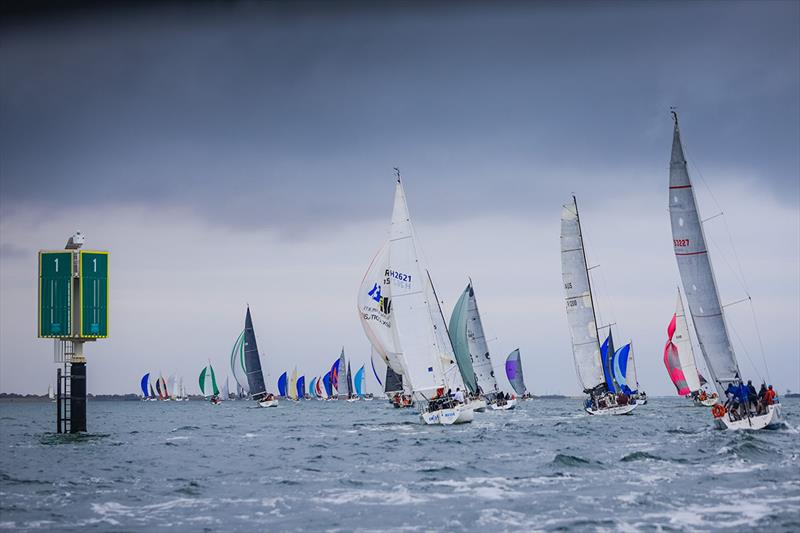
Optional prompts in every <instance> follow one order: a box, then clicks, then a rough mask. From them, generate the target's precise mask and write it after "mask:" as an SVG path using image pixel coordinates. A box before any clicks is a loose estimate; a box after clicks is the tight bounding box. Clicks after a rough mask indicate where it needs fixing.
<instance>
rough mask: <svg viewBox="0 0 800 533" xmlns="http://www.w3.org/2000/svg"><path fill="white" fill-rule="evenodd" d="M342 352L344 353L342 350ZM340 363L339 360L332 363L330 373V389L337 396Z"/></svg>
mask: <svg viewBox="0 0 800 533" xmlns="http://www.w3.org/2000/svg"><path fill="white" fill-rule="evenodd" d="M342 352H344V348H343V349H342ZM341 362H342V361H341V359H337V360H336V361H334V363H333V365H331V371H330V380H331V388H332V389H333V390H334V391H336V393H337V394H338V392H339V365H340V363H341ZM343 370H344V369H343Z"/></svg>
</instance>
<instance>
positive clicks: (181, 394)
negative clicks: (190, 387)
mask: <svg viewBox="0 0 800 533" xmlns="http://www.w3.org/2000/svg"><path fill="white" fill-rule="evenodd" d="M184 392H185V391H184V390H183V377H180V378H178V386H177V389H176V391H175V398H174V400H175V401H176V402H182V401H184V400H185V398H184Z"/></svg>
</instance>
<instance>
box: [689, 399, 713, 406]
mask: <svg viewBox="0 0 800 533" xmlns="http://www.w3.org/2000/svg"><path fill="white" fill-rule="evenodd" d="M693 401H694V404H695V405H696V406H697V407H713V406H714V404H715V403H717V399H716V398H706V399H705V400H700V399H699V398H694V399H693Z"/></svg>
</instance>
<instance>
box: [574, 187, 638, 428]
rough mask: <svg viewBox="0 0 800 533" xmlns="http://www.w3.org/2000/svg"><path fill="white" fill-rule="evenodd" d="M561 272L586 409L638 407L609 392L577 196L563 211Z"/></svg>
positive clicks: (619, 411)
mask: <svg viewBox="0 0 800 533" xmlns="http://www.w3.org/2000/svg"><path fill="white" fill-rule="evenodd" d="M561 274H562V277H563V281H564V293H565V296H566V310H567V321H568V322H569V329H570V334H571V337H572V355H573V358H574V360H575V369H576V371H577V373H578V380H579V381H580V382H581V385H582V386H583V392H584V393H585V394H588V395H589V397H588V398H587V400H586V402H585V404H584V409H585V410H586V412H587V413H589V414H591V415H624V414H628V413H630V412H631V411H633V410H634V409H635V408H636V406H637V405H638V404H637V402H636V401H635V400H634V401H629V402H627V403H623V402H625V401H626V400H627V396H625V395H620V397H619V399H620V400H622V401H618V397H617V396H616V395H615V394H614V393H613V392H610V391H609V386H608V379H607V378H606V375H605V372H604V370H603V360H602V356H601V348H600V341H599V337H600V336H599V334H598V331H597V319H596V318H595V311H594V302H593V300H592V286H591V281H590V280H589V269H588V267H587V265H586V254H585V252H584V248H583V234H582V232H581V222H580V217H579V216H578V203H577V200H576V199H575V197H574V196H573V197H572V201H571V202H570V203H568V204H566V205H564V206H563V209H562V210H561ZM609 352H610V354H613V353H614V352H613V348H609Z"/></svg>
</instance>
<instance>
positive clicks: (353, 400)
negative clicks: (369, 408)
mask: <svg viewBox="0 0 800 533" xmlns="http://www.w3.org/2000/svg"><path fill="white" fill-rule="evenodd" d="M347 401H348V402H357V401H358V398H348V399H347Z"/></svg>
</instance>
